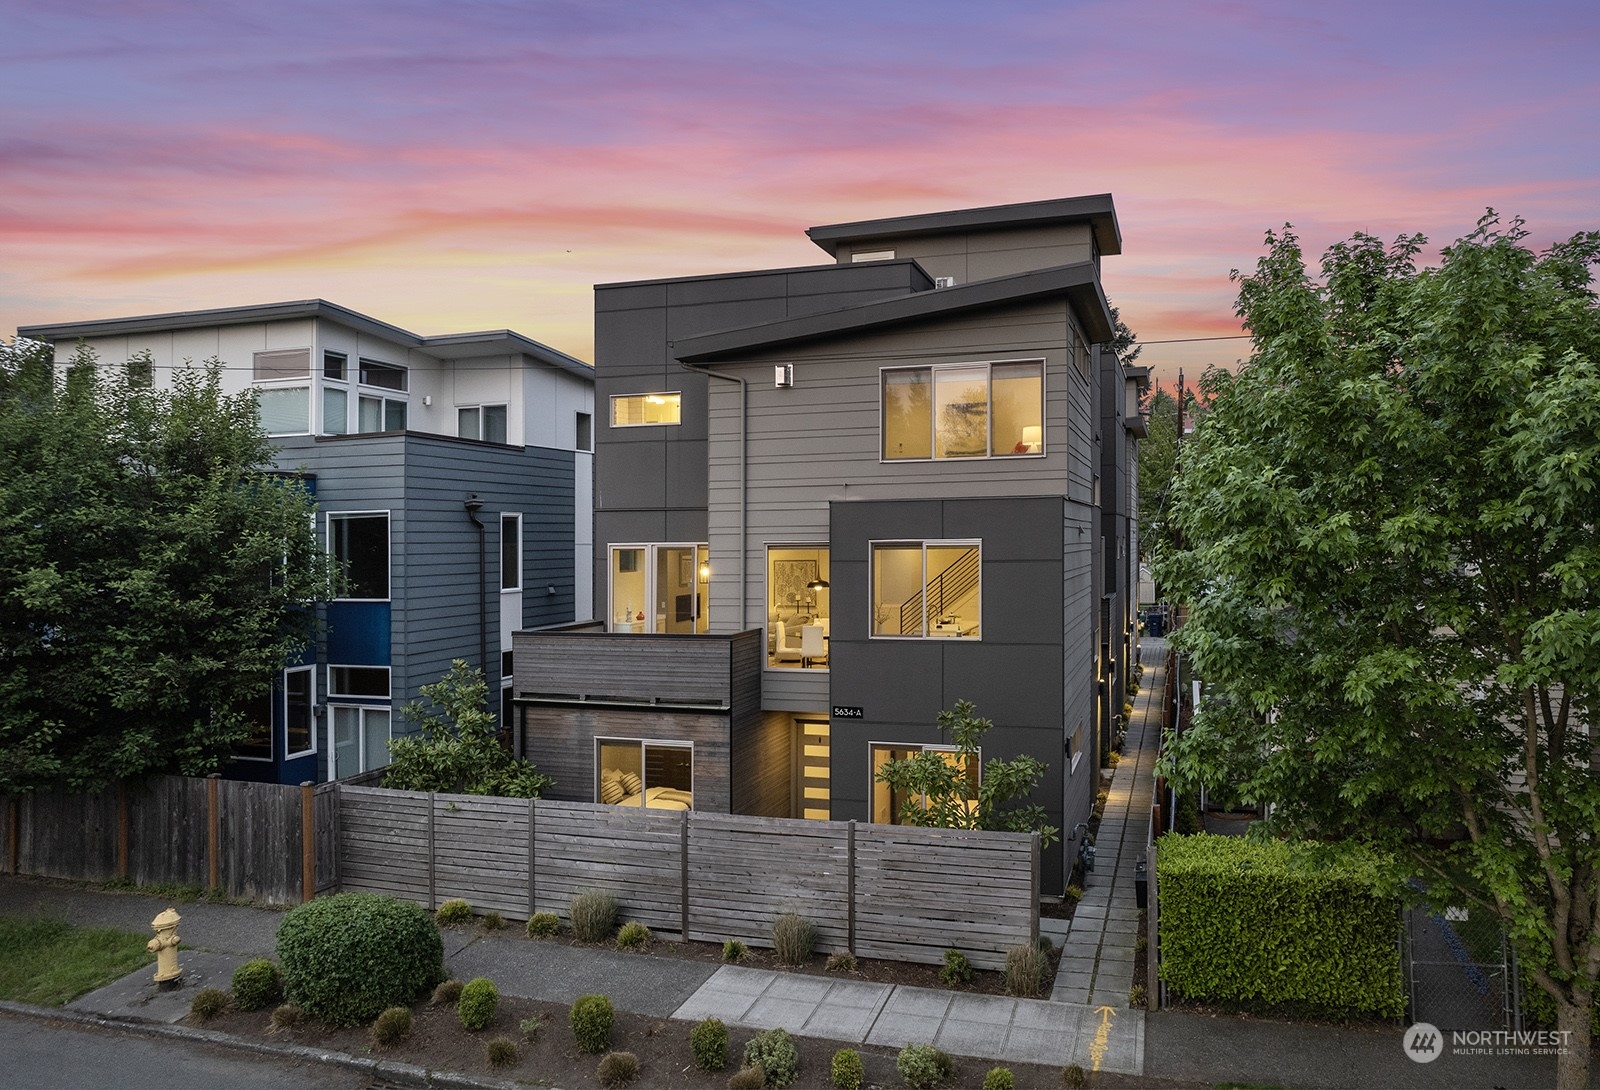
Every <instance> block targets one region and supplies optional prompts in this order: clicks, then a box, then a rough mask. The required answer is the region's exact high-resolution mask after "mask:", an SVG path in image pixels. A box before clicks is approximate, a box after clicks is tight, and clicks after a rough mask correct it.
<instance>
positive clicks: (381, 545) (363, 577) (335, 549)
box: [328, 514, 389, 600]
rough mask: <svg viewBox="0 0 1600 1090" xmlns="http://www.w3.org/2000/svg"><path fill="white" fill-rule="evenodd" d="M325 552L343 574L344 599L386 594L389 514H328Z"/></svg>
mask: <svg viewBox="0 0 1600 1090" xmlns="http://www.w3.org/2000/svg"><path fill="white" fill-rule="evenodd" d="M328 551H329V552H331V553H332V554H333V558H334V560H335V561H336V562H337V563H338V565H339V568H340V570H341V571H343V572H344V577H345V593H344V595H343V596H342V597H345V598H366V599H380V600H381V599H386V598H388V597H389V516H388V515H387V514H360V515H344V514H330V515H329V516H328Z"/></svg>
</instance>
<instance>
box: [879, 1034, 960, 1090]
mask: <svg viewBox="0 0 1600 1090" xmlns="http://www.w3.org/2000/svg"><path fill="white" fill-rule="evenodd" d="M894 1068H895V1070H896V1071H898V1072H900V1077H901V1078H902V1079H904V1080H905V1083H906V1085H907V1086H909V1087H911V1088H912V1090H931V1088H932V1087H935V1086H938V1085H939V1084H940V1083H941V1082H943V1081H944V1080H945V1079H948V1078H949V1077H950V1075H951V1073H952V1072H954V1071H955V1069H956V1062H955V1061H954V1060H952V1059H951V1058H950V1054H949V1053H948V1052H945V1051H943V1050H942V1049H937V1048H934V1047H933V1046H932V1045H907V1046H906V1047H905V1048H902V1049H901V1050H900V1054H899V1055H898V1056H896V1057H895V1058H894Z"/></svg>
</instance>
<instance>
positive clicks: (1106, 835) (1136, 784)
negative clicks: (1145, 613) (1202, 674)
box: [1050, 636, 1167, 1074]
mask: <svg viewBox="0 0 1600 1090" xmlns="http://www.w3.org/2000/svg"><path fill="white" fill-rule="evenodd" d="M1140 648H1141V656H1140V657H1141V661H1143V663H1144V679H1143V680H1142V681H1141V682H1140V685H1139V692H1138V695H1137V696H1135V697H1134V699H1133V720H1132V721H1131V722H1130V723H1129V725H1128V736H1127V740H1126V742H1125V743H1124V745H1123V749H1122V760H1121V761H1119V762H1118V764H1117V767H1116V768H1115V769H1114V770H1112V773H1111V789H1110V790H1109V791H1108V792H1107V795H1106V808H1105V812H1104V813H1103V814H1102V815H1101V818H1100V831H1099V833H1098V834H1097V835H1096V837H1095V865H1094V870H1093V871H1092V872H1090V873H1089V874H1088V875H1087V876H1086V879H1087V880H1086V881H1085V883H1084V891H1083V898H1082V899H1081V900H1079V902H1078V907H1077V909H1076V910H1075V911H1074V912H1073V915H1072V920H1071V927H1070V928H1069V930H1068V931H1067V934H1066V944H1065V948H1064V950H1063V951H1062V954H1061V965H1060V967H1059V968H1058V969H1057V970H1056V981H1055V987H1054V989H1053V990H1052V991H1051V993H1050V998H1051V999H1053V1000H1055V1001H1057V1002H1060V1003H1082V1004H1086V1005H1088V1006H1089V1007H1091V1008H1098V1007H1101V1006H1111V1007H1115V1008H1117V1009H1118V1010H1123V1009H1125V1008H1127V1006H1128V992H1129V991H1130V990H1131V989H1132V987H1133V965H1134V958H1135V956H1136V955H1135V952H1134V947H1135V946H1136V944H1137V942H1138V936H1139V906H1138V904H1137V902H1136V900H1135V897H1136V893H1135V890H1134V879H1135V876H1136V868H1137V866H1138V863H1139V860H1140V858H1141V857H1143V856H1144V854H1145V850H1146V847H1145V846H1146V842H1147V839H1148V837H1149V832H1150V800H1151V794H1152V792H1153V791H1154V789H1155V762H1156V749H1157V747H1158V746H1159V745H1160V742H1161V692H1162V687H1163V685H1164V684H1165V677H1166V668H1165V662H1166V657H1167V641H1166V640H1164V639H1159V638H1155V637H1151V636H1146V637H1144V639H1142V640H1141V641H1140ZM1139 956H1142V954H1141V955H1139ZM1118 1070H1120V1069H1118ZM1133 1073H1134V1074H1138V1073H1139V1072H1133Z"/></svg>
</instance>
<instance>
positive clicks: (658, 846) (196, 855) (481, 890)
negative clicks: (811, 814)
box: [0, 776, 1039, 969]
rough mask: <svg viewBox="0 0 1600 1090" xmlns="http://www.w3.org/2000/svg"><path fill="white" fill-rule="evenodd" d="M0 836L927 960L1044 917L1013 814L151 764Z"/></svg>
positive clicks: (124, 857)
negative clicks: (906, 812)
mask: <svg viewBox="0 0 1600 1090" xmlns="http://www.w3.org/2000/svg"><path fill="white" fill-rule="evenodd" d="M0 845H4V851H5V856H4V858H5V860H6V871H7V872H8V873H13V874H17V873H21V874H37V875H45V876H50V877H58V878H72V879H84V880H90V881H104V880H108V879H111V878H117V877H122V878H126V879H128V880H130V881H133V882H136V883H138V884H146V885H148V884H159V883H178V884H186V885H195V886H202V887H217V888H220V889H222V890H224V891H226V892H227V893H229V894H230V895H232V896H236V897H248V898H251V899H255V900H259V901H264V902H268V903H275V904H289V903H296V902H299V901H301V900H306V899H309V898H310V897H311V896H312V895H314V894H319V893H328V892H334V891H339V890H351V891H355V890H360V891H369V892H375V893H387V894H391V895H394V896H398V897H404V898H407V899H408V900H413V901H416V902H418V903H419V904H422V905H424V906H426V907H428V908H430V909H431V908H437V907H438V906H439V904H441V903H442V902H444V901H446V900H448V899H450V898H453V897H460V898H463V899H465V900H466V901H468V902H469V903H470V904H471V905H472V906H473V907H474V908H475V909H477V910H479V911H489V910H493V911H497V912H500V913H501V914H503V915H505V916H507V917H509V918H512V919H527V918H528V917H529V916H530V915H532V914H533V913H535V912H553V913H556V914H557V915H559V916H561V917H563V918H566V917H567V915H568V906H569V905H570V904H571V901H572V898H573V897H574V896H575V895H577V894H578V893H581V892H584V891H586V890H603V891H606V892H609V893H611V894H612V895H614V896H615V897H616V899H617V902H618V904H619V906H620V910H621V913H622V915H623V916H624V917H625V918H627V919H636V920H639V921H640V922H642V923H644V924H645V925H647V926H648V927H650V928H651V929H652V930H654V931H657V932H661V933H663V934H664V935H671V936H677V937H680V938H684V939H689V940H695V941H711V942H721V941H722V940H724V939H730V938H733V939H739V940H741V941H743V942H745V943H746V944H748V945H751V946H771V945H772V939H771V935H772V921H773V919H774V918H775V917H777V916H778V915H779V914H781V913H784V912H796V913H799V914H800V915H802V916H804V917H806V918H807V919H809V920H811V921H812V922H813V923H814V924H816V926H817V932H818V934H817V949H818V950H820V951H822V952H825V953H834V952H840V951H850V952H852V953H854V954H857V955H858V956H862V957H876V958H888V959H898V960H904V961H916V962H924V963H928V964H938V963H939V962H941V961H942V960H943V957H944V951H945V950H946V949H948V948H950V947H955V948H957V949H959V950H961V951H962V952H963V953H965V954H966V955H967V957H968V958H969V959H970V960H971V961H972V964H973V965H975V966H978V967H979V968H989V969H999V968H1004V965H1005V957H1006V952H1007V951H1008V950H1009V949H1010V948H1012V947H1013V946H1018V945H1021V944H1024V943H1030V942H1035V941H1037V939H1038V935H1039V913H1038V904H1039V884H1038V875H1039V840H1038V837H1037V836H1034V835H1029V834H1024V833H987V832H968V831H963V830H954V829H918V828H911V827H906V826H894V825H868V824H857V823H855V822H841V821H799V820H790V819H783V818H762V817H746V816H742V815H733V814H712V813H701V812H694V811H689V812H672V811H663V810H650V809H645V810H636V809H630V808H624V807H615V806H603V805H598V804H592V803H576V802H553V801H547V800H542V799H541V800H529V799H500V798H485V797H482V796H475V795H444V794H428V793H424V792H415V791H391V790H387V789H384V788H378V787H368V786H353V785H351V784H349V783H329V784H321V785H319V786H316V787H312V786H310V785H304V786H301V787H286V786H281V785H277V784H256V783H243V782H239V781H227V780H219V779H216V778H214V777H213V778H208V779H190V778H183V777H178V776H156V777H152V778H151V779H150V780H149V781H147V782H146V783H144V784H143V785H129V786H126V787H124V788H120V789H113V790H111V791H108V792H105V793H103V794H100V795H91V796H85V795H65V794H49V793H40V794H34V795H30V796H23V797H20V798H15V799H7V800H5V803H4V805H0Z"/></svg>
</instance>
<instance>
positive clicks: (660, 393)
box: [609, 390, 683, 428]
mask: <svg viewBox="0 0 1600 1090" xmlns="http://www.w3.org/2000/svg"><path fill="white" fill-rule="evenodd" d="M632 397H675V398H677V399H678V419H676V420H673V421H668V422H664V423H659V424H652V423H643V424H619V423H617V402H618V401H619V400H620V399H623V398H632ZM609 419H610V421H611V426H612V427H613V428H675V427H677V426H679V425H680V424H682V423H683V391H682V390H639V391H637V392H635V393H631V394H612V395H611V413H610V417H609Z"/></svg>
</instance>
